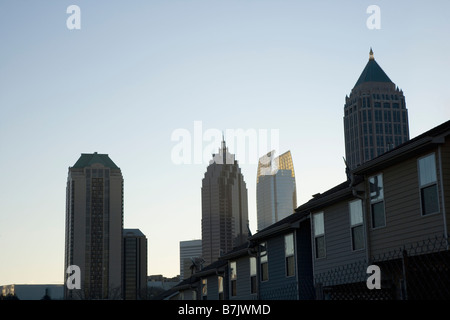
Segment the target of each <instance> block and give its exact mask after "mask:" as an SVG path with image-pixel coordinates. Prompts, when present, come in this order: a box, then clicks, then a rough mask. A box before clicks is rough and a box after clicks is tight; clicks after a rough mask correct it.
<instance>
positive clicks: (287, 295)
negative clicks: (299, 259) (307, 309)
mask: <svg viewBox="0 0 450 320" xmlns="http://www.w3.org/2000/svg"><path fill="white" fill-rule="evenodd" d="M292 232H294V230H292ZM286 234H287V233H286ZM284 235H285V234H282V235H278V236H275V237H273V238H270V239H268V240H267V242H266V243H267V254H268V267H269V280H267V281H263V282H260V283H259V285H260V299H261V300H268V299H270V300H278V299H282V300H291V299H298V289H297V275H296V274H294V276H291V277H287V276H286V262H285V254H284ZM294 243H295V236H294ZM294 252H295V250H294ZM294 259H295V258H294ZM258 268H260V265H258Z"/></svg>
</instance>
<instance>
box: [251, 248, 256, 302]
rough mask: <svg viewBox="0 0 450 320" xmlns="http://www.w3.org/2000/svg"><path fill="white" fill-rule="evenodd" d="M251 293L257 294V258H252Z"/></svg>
mask: <svg viewBox="0 0 450 320" xmlns="http://www.w3.org/2000/svg"><path fill="white" fill-rule="evenodd" d="M250 293H251V294H254V293H256V258H255V257H250Z"/></svg>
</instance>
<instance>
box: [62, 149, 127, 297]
mask: <svg viewBox="0 0 450 320" xmlns="http://www.w3.org/2000/svg"><path fill="white" fill-rule="evenodd" d="M122 230H123V177H122V173H121V170H120V168H119V167H117V165H116V164H115V163H114V162H113V161H112V160H111V159H110V158H109V156H108V155H107V154H98V153H97V152H95V153H93V154H82V155H81V157H80V158H79V159H78V161H77V162H76V163H75V165H74V166H73V167H69V173H68V178H67V187H66V232H65V263H64V274H65V277H64V283H66V281H67V278H68V277H69V276H70V275H69V274H68V273H66V270H67V269H68V267H69V266H72V265H76V266H78V267H79V268H80V269H79V270H80V273H81V274H80V287H81V288H80V289H69V288H68V287H67V286H65V292H64V296H65V299H120V298H122Z"/></svg>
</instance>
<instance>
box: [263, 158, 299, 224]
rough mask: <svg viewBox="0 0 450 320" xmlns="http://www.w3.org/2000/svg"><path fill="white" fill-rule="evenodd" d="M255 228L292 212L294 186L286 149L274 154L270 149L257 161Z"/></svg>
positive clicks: (293, 207) (295, 196)
mask: <svg viewBox="0 0 450 320" xmlns="http://www.w3.org/2000/svg"><path fill="white" fill-rule="evenodd" d="M256 204H257V219H258V230H263V229H264V228H267V227H268V226H270V225H271V224H273V223H275V222H277V221H279V220H281V219H284V218H285V217H287V216H288V215H290V214H292V213H294V210H295V208H297V190H296V184H295V172H294V164H293V162H292V155H291V152H290V151H287V152H285V153H283V154H282V155H280V156H278V157H274V151H271V152H269V153H267V154H266V155H264V156H263V157H261V158H260V159H259V162H258V174H257V183H256Z"/></svg>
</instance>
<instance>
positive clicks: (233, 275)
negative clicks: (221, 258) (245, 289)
mask: <svg viewBox="0 0 450 320" xmlns="http://www.w3.org/2000/svg"><path fill="white" fill-rule="evenodd" d="M236 281H237V269H236V261H231V262H230V290H231V296H232V297H235V296H236V295H237V286H236Z"/></svg>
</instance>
